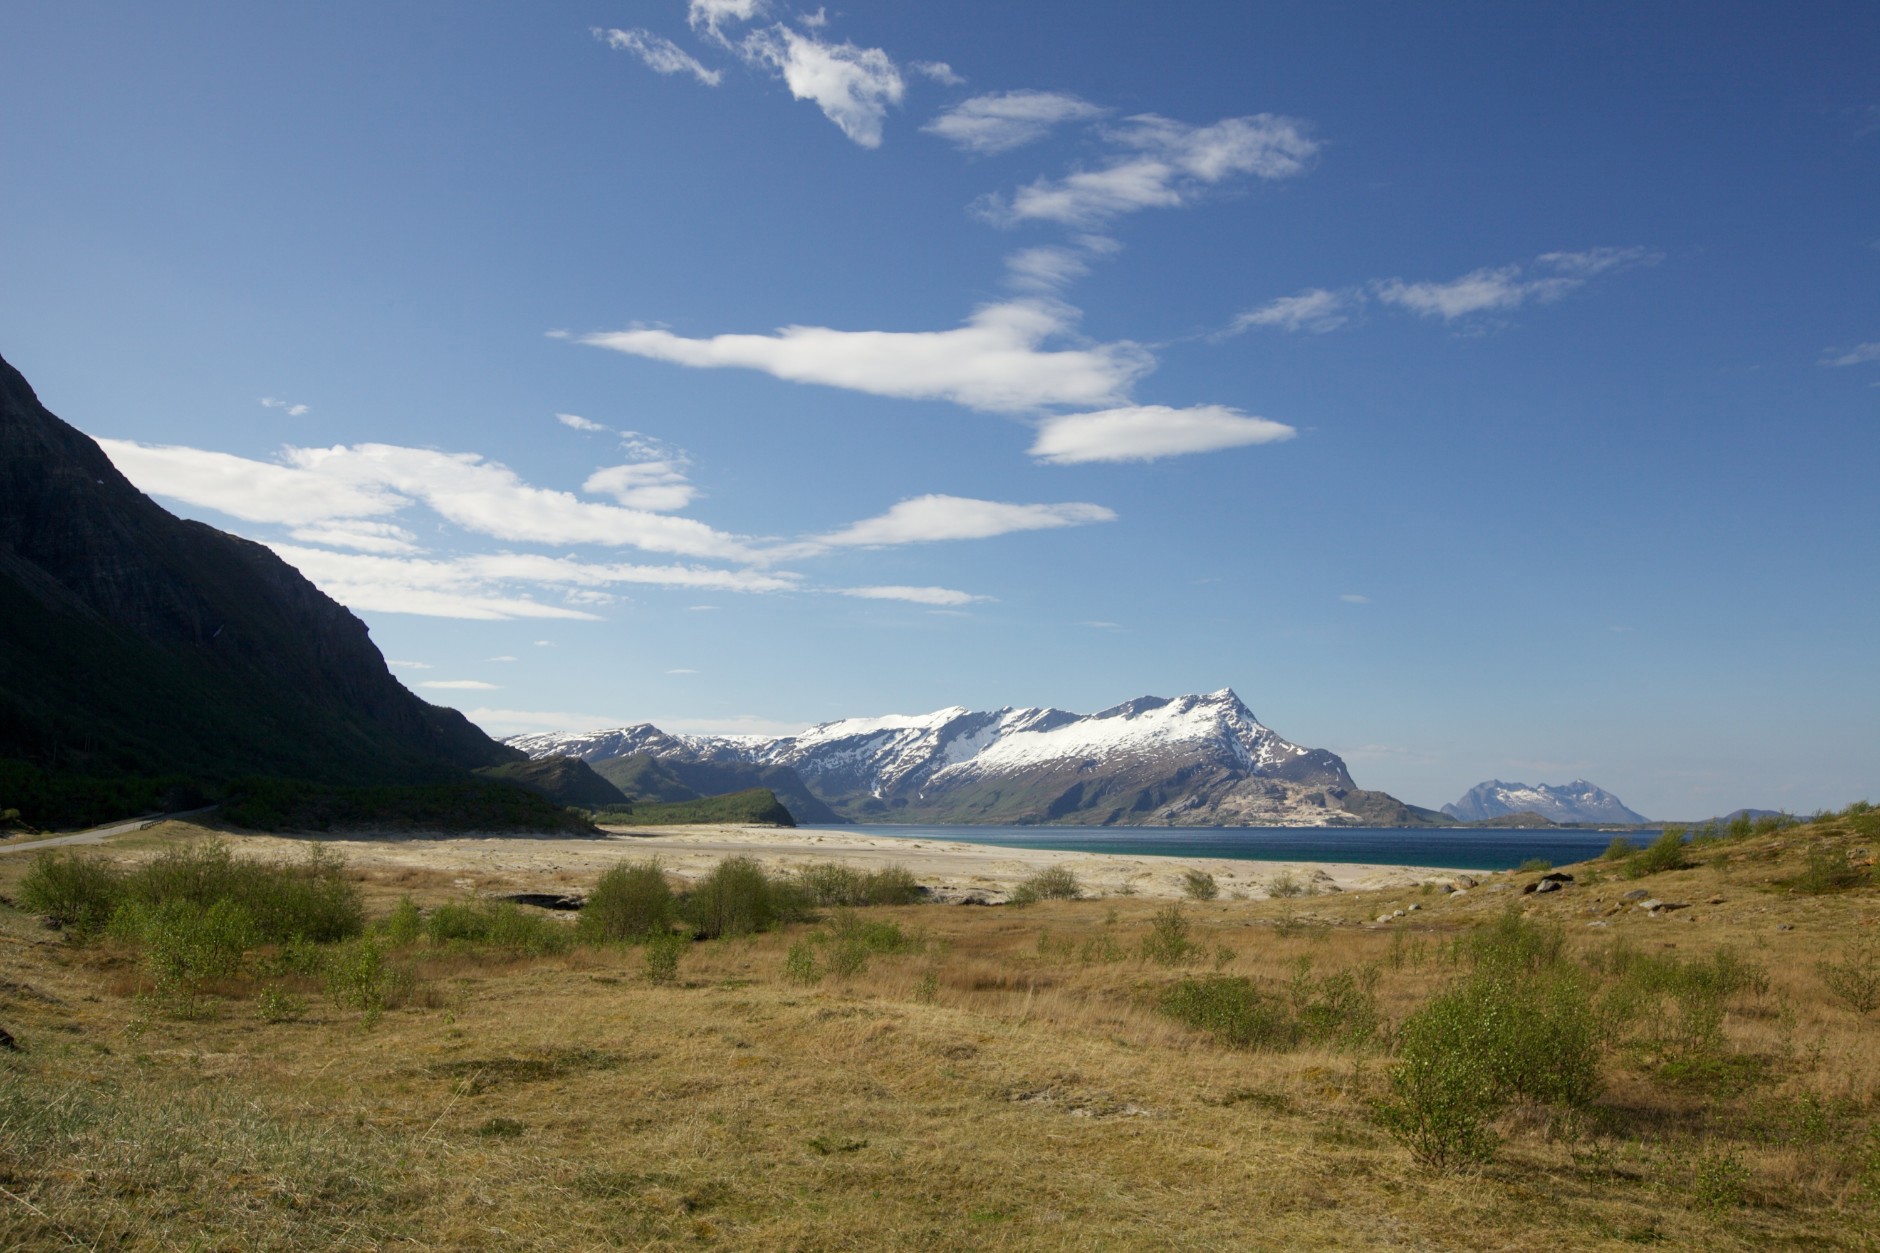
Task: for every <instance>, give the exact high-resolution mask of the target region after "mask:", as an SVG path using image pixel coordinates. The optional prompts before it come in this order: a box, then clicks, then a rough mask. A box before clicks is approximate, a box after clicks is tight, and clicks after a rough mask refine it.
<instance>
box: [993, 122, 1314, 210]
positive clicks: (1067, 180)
mask: <svg viewBox="0 0 1880 1253" xmlns="http://www.w3.org/2000/svg"><path fill="white" fill-rule="evenodd" d="M1104 134H1105V138H1106V139H1107V141H1108V142H1109V144H1110V147H1111V149H1112V155H1111V157H1110V159H1109V160H1108V161H1107V162H1105V163H1104V164H1103V165H1102V166H1100V167H1099V168H1097V169H1093V170H1080V171H1077V172H1076V173H1073V174H1068V175H1065V176H1064V177H1062V178H1041V179H1038V180H1037V181H1035V182H1033V183H1030V184H1028V185H1027V186H1025V187H1021V188H1020V189H1018V190H1017V191H1016V192H1014V193H1012V194H1011V196H1009V197H1002V196H990V197H987V198H986V199H985V200H983V201H981V202H980V205H979V212H980V213H981V214H982V215H983V216H984V217H986V218H987V219H988V220H990V221H992V222H995V223H998V224H1000V225H1013V224H1016V223H1019V222H1027V221H1043V222H1058V223H1062V224H1066V225H1071V226H1097V225H1101V224H1103V223H1105V222H1107V221H1109V220H1110V219H1112V218H1115V217H1117V216H1119V215H1121V214H1125V213H1134V212H1136V211H1138V210H1141V209H1151V208H1174V207H1176V206H1178V205H1183V204H1188V203H1190V202H1192V201H1193V200H1195V199H1196V198H1197V197H1199V196H1200V195H1201V194H1202V193H1203V192H1205V191H1206V190H1207V189H1208V188H1211V187H1214V186H1216V185H1218V184H1221V183H1224V182H1226V181H1227V180H1229V179H1232V178H1235V177H1238V176H1243V175H1251V176H1253V177H1256V178H1262V179H1269V180H1272V179H1282V178H1290V177H1292V176H1294V175H1297V174H1301V173H1304V172H1305V169H1306V166H1307V164H1308V163H1309V162H1310V160H1311V158H1312V157H1313V155H1314V154H1316V153H1317V152H1318V144H1317V142H1316V141H1314V140H1313V139H1312V138H1310V137H1309V136H1308V135H1307V133H1306V126H1305V123H1304V122H1302V121H1300V120H1298V119H1297V118H1289V117H1281V116H1278V115H1276V114H1272V113H1260V114H1256V115H1254V116H1251V117H1234V118H1226V119H1223V120H1222V121H1219V122H1215V123H1213V124H1212V125H1209V126H1191V125H1188V124H1186V123H1183V122H1177V121H1174V120H1172V119H1170V118H1165V117H1161V116H1159V115H1157V114H1153V113H1145V114H1141V115H1139V116H1136V117H1132V118H1129V119H1126V120H1125V121H1124V122H1122V123H1121V124H1119V125H1117V126H1114V127H1111V128H1108V129H1107V130H1106V131H1105V132H1104Z"/></svg>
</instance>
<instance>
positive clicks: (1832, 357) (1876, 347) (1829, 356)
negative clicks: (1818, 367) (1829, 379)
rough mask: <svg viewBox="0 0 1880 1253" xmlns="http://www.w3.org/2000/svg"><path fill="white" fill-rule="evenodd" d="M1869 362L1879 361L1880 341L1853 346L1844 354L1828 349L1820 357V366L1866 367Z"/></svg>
mask: <svg viewBox="0 0 1880 1253" xmlns="http://www.w3.org/2000/svg"><path fill="white" fill-rule="evenodd" d="M1869 361H1880V340H1872V341H1870V342H1868V343H1865V344H1855V345H1854V346H1853V347H1852V348H1849V349H1848V350H1847V351H1845V352H1837V351H1835V350H1834V349H1832V348H1830V349H1829V350H1828V351H1827V352H1825V353H1823V354H1822V357H1821V364H1823V365H1826V366H1849V365H1866V364H1867V363H1868V362H1869Z"/></svg>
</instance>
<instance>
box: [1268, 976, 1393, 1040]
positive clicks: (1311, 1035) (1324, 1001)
mask: <svg viewBox="0 0 1880 1253" xmlns="http://www.w3.org/2000/svg"><path fill="white" fill-rule="evenodd" d="M1379 974H1380V972H1379V970H1378V968H1377V967H1376V966H1360V967H1358V968H1357V969H1355V970H1340V971H1336V972H1334V973H1332V974H1329V975H1321V976H1318V977H1316V978H1315V977H1314V976H1313V974H1312V959H1311V958H1310V957H1301V958H1299V960H1298V962H1297V964H1296V965H1295V967H1294V970H1293V977H1292V979H1291V980H1290V981H1288V983H1287V985H1286V995H1287V998H1288V999H1289V1000H1290V1001H1291V1004H1292V1013H1293V1018H1294V1020H1295V1021H1296V1022H1297V1023H1298V1024H1299V1032H1300V1034H1301V1035H1302V1036H1303V1037H1304V1038H1306V1039H1308V1040H1311V1041H1313V1042H1314V1043H1317V1044H1335V1045H1338V1046H1340V1047H1343V1048H1362V1047H1363V1046H1364V1045H1366V1044H1368V1043H1370V1042H1371V1040H1372V1039H1373V1038H1375V1037H1376V1036H1377V1034H1378V1032H1379V1030H1381V1029H1382V1027H1383V1019H1382V1017H1381V1016H1380V1015H1379V1014H1378V1011H1377V981H1378V978H1379Z"/></svg>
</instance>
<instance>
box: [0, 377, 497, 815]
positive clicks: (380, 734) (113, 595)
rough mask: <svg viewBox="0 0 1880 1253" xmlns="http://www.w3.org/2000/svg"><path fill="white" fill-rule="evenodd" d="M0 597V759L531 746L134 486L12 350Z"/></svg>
mask: <svg viewBox="0 0 1880 1253" xmlns="http://www.w3.org/2000/svg"><path fill="white" fill-rule="evenodd" d="M0 606H3V608H0V764H4V762H5V760H6V759H11V760H13V761H14V762H20V763H27V765H26V766H24V767H22V768H31V769H38V770H44V771H51V772H57V773H58V774H60V775H83V776H97V777H122V776H157V775H186V776H190V777H193V778H196V779H201V780H217V779H222V780H226V779H229V778H231V777H234V776H239V775H264V774H265V775H276V776H281V777H286V778H294V779H301V780H309V781H321V782H332V783H346V784H403V783H432V782H448V781H453V780H464V779H465V778H466V777H467V776H466V774H465V771H466V770H467V769H469V768H474V767H479V766H494V765H500V764H502V763H504V762H508V761H520V760H521V759H522V758H521V755H520V754H519V753H517V752H516V751H515V750H514V749H510V748H505V747H503V746H502V745H500V744H498V743H496V742H495V741H494V740H491V739H490V738H489V737H488V736H486V735H484V734H483V732H482V731H481V730H479V729H478V728H477V727H476V726H474V725H472V724H471V723H470V722H469V720H467V719H466V718H464V717H463V715H462V714H459V713H458V712H457V711H455V710H453V709H444V708H440V707H439V706H436V705H432V704H429V703H427V702H425V701H422V700H420V699H419V698H418V697H416V696H414V695H413V694H412V693H411V692H409V691H407V690H406V689H405V688H404V687H403V686H402V685H401V684H400V683H399V682H398V681H397V680H396V679H394V678H393V677H392V675H391V672H390V671H389V670H387V669H386V665H385V660H384V658H383V657H381V656H380V654H379V651H378V649H377V648H375V647H374V646H373V644H372V641H371V638H370V637H369V636H368V635H367V633H366V627H365V624H364V623H363V622H361V621H360V620H359V619H358V618H356V617H354V616H353V615H352V614H351V613H349V612H347V610H346V609H345V608H343V607H342V606H340V605H339V604H337V603H336V602H334V601H333V600H332V599H330V598H329V597H327V596H326V595H325V594H324V593H322V592H321V591H320V590H319V589H318V588H316V587H314V586H313V584H311V583H309V582H308V581H307V580H306V579H305V578H303V577H301V575H300V574H299V572H297V571H296V570H294V569H293V568H292V567H291V566H289V565H287V564H286V563H285V562H283V561H282V560H281V559H280V558H278V557H276V556H275V555H274V554H273V553H272V552H270V551H268V550H267V549H266V548H263V547H262V546H261V545H259V544H255V543H250V542H249V541H247V540H244V539H239V538H237V537H236V536H233V535H229V534H226V533H224V532H222V531H218V530H216V529H215V528H214V527H210V526H205V525H204V524H202V523H200V522H187V521H184V520H183V519H181V518H178V517H175V516H174V515H172V514H170V513H168V512H166V511H165V510H163V509H162V508H161V507H159V506H158V505H157V504H156V503H155V502H153V501H152V500H150V498H149V497H147V496H145V495H143V493H141V492H139V491H138V490H137V489H136V488H135V487H133V486H131V484H130V482H129V481H128V480H126V479H125V478H124V476H123V475H122V474H119V473H118V471H117V469H116V467H114V466H113V465H112V464H111V461H110V459H109V458H107V457H106V456H105V454H104V452H103V450H101V449H100V448H99V447H98V445H97V444H96V443H94V442H93V441H92V440H91V439H89V438H88V437H86V436H85V435H84V434H83V433H82V432H80V431H77V430H75V429H73V428H72V427H70V426H68V425H67V424H65V423H64V422H62V421H60V420H59V419H58V418H56V417H54V416H53V415H52V414H51V413H50V412H48V411H47V410H46V409H45V407H44V406H43V405H41V404H40V403H39V398H38V397H37V396H35V395H34V394H33V390H32V388H31V387H30V386H28V385H27V382H26V380H25V379H24V378H23V377H21V375H20V373H19V372H18V371H17V370H15V369H14V368H13V367H12V366H11V365H9V364H7V363H6V362H5V361H3V360H0Z"/></svg>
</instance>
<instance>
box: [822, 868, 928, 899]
mask: <svg viewBox="0 0 1880 1253" xmlns="http://www.w3.org/2000/svg"><path fill="white" fill-rule="evenodd" d="M796 880H797V882H798V883H800V884H801V885H802V887H803V889H804V891H805V892H806V893H807V894H808V896H809V899H810V901H811V902H812V903H814V904H817V905H848V906H853V905H912V904H913V903H914V902H916V901H918V900H919V899H920V898H921V887H920V884H919V883H918V882H916V881H915V879H914V876H913V874H912V873H910V872H909V871H908V869H907V868H906V867H905V866H884V867H882V868H881V869H879V870H857V869H856V868H855V867H853V866H845V865H843V864H842V863H841V862H836V861H824V862H814V863H812V864H810V865H807V866H803V867H801V868H800V869H798V870H797V872H796Z"/></svg>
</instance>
